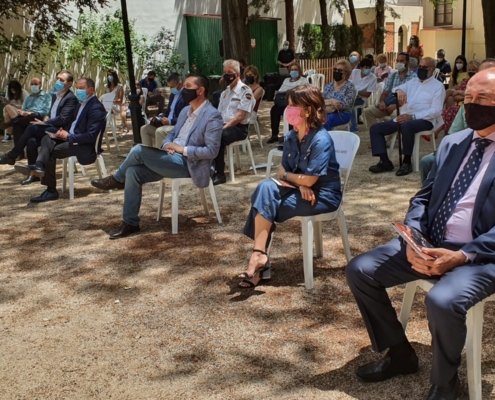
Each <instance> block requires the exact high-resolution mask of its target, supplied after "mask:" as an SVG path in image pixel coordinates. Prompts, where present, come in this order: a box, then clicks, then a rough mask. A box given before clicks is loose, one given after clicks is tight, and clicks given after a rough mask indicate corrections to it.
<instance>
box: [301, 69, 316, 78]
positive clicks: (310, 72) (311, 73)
mask: <svg viewBox="0 0 495 400" xmlns="http://www.w3.org/2000/svg"><path fill="white" fill-rule="evenodd" d="M313 74H316V71H315V70H314V69H308V70H306V71H304V72H303V75H305V76H307V77H308V78H309V77H310V76H311V75H313Z"/></svg>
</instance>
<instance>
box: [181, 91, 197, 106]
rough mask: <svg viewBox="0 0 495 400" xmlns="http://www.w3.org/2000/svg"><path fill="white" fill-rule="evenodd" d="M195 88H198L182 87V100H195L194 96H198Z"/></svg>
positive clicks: (187, 101)
mask: <svg viewBox="0 0 495 400" xmlns="http://www.w3.org/2000/svg"><path fill="white" fill-rule="evenodd" d="M197 90H198V89H186V88H183V89H182V98H183V99H184V101H185V102H186V103H188V104H189V103H190V102H191V101H194V100H196V98H197V97H198V94H197V93H196V91H197Z"/></svg>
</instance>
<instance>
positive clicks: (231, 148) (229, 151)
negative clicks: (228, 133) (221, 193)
mask: <svg viewBox="0 0 495 400" xmlns="http://www.w3.org/2000/svg"><path fill="white" fill-rule="evenodd" d="M227 154H228V159H229V173H230V180H231V181H232V182H235V172H234V146H232V145H229V146H228V147H227Z"/></svg>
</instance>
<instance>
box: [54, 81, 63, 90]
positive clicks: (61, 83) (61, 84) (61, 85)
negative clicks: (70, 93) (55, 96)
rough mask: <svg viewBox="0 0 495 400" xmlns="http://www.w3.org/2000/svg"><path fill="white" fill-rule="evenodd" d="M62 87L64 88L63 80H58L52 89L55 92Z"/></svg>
mask: <svg viewBox="0 0 495 400" xmlns="http://www.w3.org/2000/svg"><path fill="white" fill-rule="evenodd" d="M63 88H64V84H63V82H60V81H57V82H55V85H54V86H53V89H54V90H55V91H56V92H60V91H61V90H62V89H63Z"/></svg>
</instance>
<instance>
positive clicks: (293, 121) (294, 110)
mask: <svg viewBox="0 0 495 400" xmlns="http://www.w3.org/2000/svg"><path fill="white" fill-rule="evenodd" d="M302 110H303V108H302V107H295V106H287V108H286V109H285V118H286V119H287V122H288V123H289V125H292V126H294V127H297V126H299V125H301V124H302V123H303V122H304V117H301V112H302Z"/></svg>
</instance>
